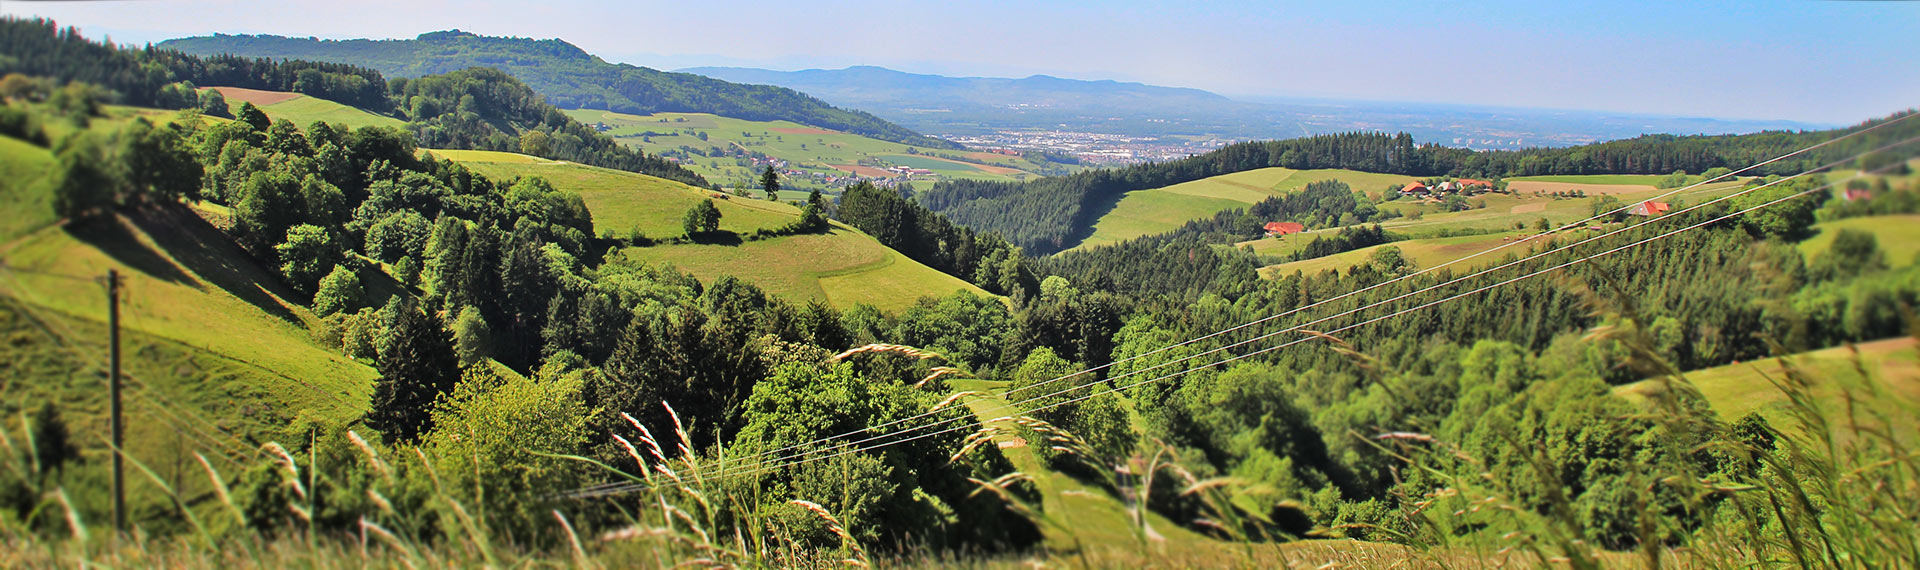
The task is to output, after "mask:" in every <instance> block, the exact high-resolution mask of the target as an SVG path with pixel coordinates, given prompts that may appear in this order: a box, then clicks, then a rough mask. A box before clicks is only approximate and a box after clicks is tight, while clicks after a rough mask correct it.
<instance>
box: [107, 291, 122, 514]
mask: <svg viewBox="0 0 1920 570" xmlns="http://www.w3.org/2000/svg"><path fill="white" fill-rule="evenodd" d="M107 330H108V331H109V332H108V333H107V334H108V335H109V339H108V343H109V344H108V346H109V348H108V349H107V350H108V354H109V355H110V356H109V360H108V363H109V364H108V365H109V368H110V371H109V377H108V378H109V381H110V382H111V387H110V388H109V389H108V393H109V397H110V398H112V404H110V405H109V409H110V410H111V411H112V414H113V420H112V423H113V530H114V532H115V533H116V535H117V533H124V532H126V531H127V480H126V473H125V472H124V471H122V467H121V463H122V461H121V456H122V455H124V454H125V452H124V451H123V448H122V447H121V446H122V445H124V444H125V441H124V438H123V437H122V435H123V434H124V433H125V431H124V428H125V422H122V421H121V419H120V272H119V271H118V270H113V269H109V270H107Z"/></svg>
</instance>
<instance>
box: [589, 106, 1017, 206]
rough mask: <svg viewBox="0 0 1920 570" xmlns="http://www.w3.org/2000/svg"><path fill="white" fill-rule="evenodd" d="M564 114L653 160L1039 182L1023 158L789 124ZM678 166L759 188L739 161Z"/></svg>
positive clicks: (796, 183)
mask: <svg viewBox="0 0 1920 570" xmlns="http://www.w3.org/2000/svg"><path fill="white" fill-rule="evenodd" d="M567 115H568V116H571V117H573V118H574V119H575V120H578V121H580V122H582V123H586V124H589V125H592V124H595V123H600V124H605V125H607V126H609V127H611V129H610V130H608V131H607V134H609V135H613V137H614V139H615V140H618V141H620V142H621V143H623V144H626V145H628V146H632V147H635V148H638V149H641V150H643V151H646V152H647V153H648V154H660V153H662V152H669V151H676V150H682V147H687V148H693V149H701V150H707V149H714V148H718V149H721V150H723V151H724V150H729V149H733V148H740V149H744V150H746V151H749V152H756V153H761V154H765V155H767V156H771V157H774V158H779V159H784V160H786V161H788V162H789V163H790V164H791V167H792V168H796V169H800V170H806V171H809V172H823V173H832V174H836V175H841V176H844V175H849V174H854V173H856V172H858V173H863V174H871V173H872V169H871V167H872V166H874V165H894V166H906V167H909V168H925V169H928V170H932V171H933V172H934V173H935V174H936V175H938V176H939V177H940V178H957V179H967V180H1026V179H1031V178H1035V177H1036V176H1035V175H1033V174H1031V173H1029V172H1026V170H1027V169H1031V168H1034V164H1033V163H1031V162H1028V161H1027V160H1025V159H1023V158H1020V157H1014V156H1005V155H998V154H992V153H977V152H972V153H970V152H964V151H945V150H941V151H931V152H939V153H943V154H948V155H952V156H954V157H958V158H961V159H964V160H952V159H943V158H940V157H932V156H925V155H915V154H912V153H909V150H908V149H910V148H913V147H910V146H909V145H905V144H900V143H895V142H888V141H883V140H879V139H871V138H867V137H863V136H860V135H854V134H848V133H842V132H837V131H831V130H826V129H819V128H814V127H810V126H807V125H802V124H799V123H794V122H791V121H748V120H744V119H734V118H730V117H721V116H718V115H711V114H705V113H656V114H653V115H629V114H625V113H614V112H610V111H596V110H591V109H579V110H573V111H567ZM702 135H705V138H704V139H703V138H701V136H702ZM681 164H682V165H683V166H686V167H687V168H689V169H691V170H693V171H694V172H697V173H699V174H700V175H701V176H704V177H706V178H707V179H708V180H711V181H714V182H718V183H720V184H722V185H726V186H728V187H737V186H743V185H744V186H747V187H758V185H759V182H758V181H759V175H760V170H759V169H758V168H754V167H751V166H750V165H743V164H741V163H740V160H739V159H735V158H731V157H703V156H699V155H697V154H690V155H689V156H687V157H685V159H684V160H683V162H682V163H681ZM857 167H858V168H857ZM918 183H919V184H921V185H925V184H930V183H931V182H930V181H922V182H918ZM783 184H786V185H788V186H793V187H797V188H799V187H806V188H811V187H816V186H819V184H816V183H813V182H810V181H806V180H783Z"/></svg>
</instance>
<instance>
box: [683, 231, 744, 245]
mask: <svg viewBox="0 0 1920 570" xmlns="http://www.w3.org/2000/svg"><path fill="white" fill-rule="evenodd" d="M687 241H691V242H693V243H697V244H700V245H728V246H737V245H740V244H743V243H746V242H747V240H745V239H743V238H741V237H740V234H737V233H734V232H732V231H729V230H720V231H717V232H704V233H700V234H691V235H688V236H687Z"/></svg>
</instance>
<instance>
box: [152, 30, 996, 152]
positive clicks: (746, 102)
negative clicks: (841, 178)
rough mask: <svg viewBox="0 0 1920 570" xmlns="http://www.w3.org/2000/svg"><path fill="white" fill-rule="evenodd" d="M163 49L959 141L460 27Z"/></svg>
mask: <svg viewBox="0 0 1920 570" xmlns="http://www.w3.org/2000/svg"><path fill="white" fill-rule="evenodd" d="M159 47H161V48H164V49H171V50H178V51H181V52H185V53H188V54H200V55H215V54H235V55H245V56H250V57H266V58H275V59H298V60H308V61H326V62H338V63H351V64H354V65H359V66H365V67H370V68H373V69H376V70H379V71H380V73H382V74H385V75H387V76H389V77H408V78H411V77H420V76H424V75H433V74H439V73H448V72H452V71H458V70H462V69H466V68H469V67H492V68H496V69H499V70H501V71H504V72H507V73H509V74H512V75H513V76H515V77H518V78H520V80H521V81H524V82H526V83H527V84H528V85H529V86H532V87H533V88H534V89H535V90H536V91H539V92H540V94H541V95H543V96H545V97H546V99H547V101H548V102H550V103H552V104H554V105H556V106H560V107H565V108H594V109H611V110H614V111H620V112H625V113H643V114H644V113H656V112H663V111H664V112H688V113H714V114H719V115H725V116H729V117H740V118H743V119H751V120H760V121H771V120H790V121H794V122H798V123H804V124H808V125H816V126H821V127H826V128H831V129H838V130H845V131H849V132H855V133H860V134H863V135H867V136H872V137H876V138H880V139H885V140H891V141H898V142H901V143H905V144H913V145H919V146H921V147H929V148H958V145H955V144H953V143H950V142H947V141H943V140H940V139H935V138H932V137H927V136H923V135H921V134H919V133H915V132H913V131H911V130H908V129H907V128H905V127H901V126H899V125H895V124H893V123H889V122H887V121H886V120H883V119H881V118H879V117H875V116H873V115H870V114H867V113H865V112H861V111H855V110H849V109H839V108H835V107H833V106H831V105H828V104H826V103H824V102H821V101H820V100H819V99H815V98H813V97H811V96H808V95H807V94H805V93H801V92H798V91H794V90H792V89H786V88H782V87H774V86H770V85H742V84H737V83H728V82H725V81H721V80H718V79H713V78H710V77H706V76H702V75H693V74H689V73H670V72H664V71H658V70H654V69H650V68H646V67H638V66H633V65H627V64H623V63H610V62H607V61H606V60H603V59H600V58H598V57H595V56H593V55H592V54H588V53H587V52H586V51H584V50H581V49H580V48H579V47H576V46H574V45H572V44H568V43H566V42H564V41H561V40H557V39H554V40H533V39H529V38H513V37H490V36H480V35H475V34H470V33H466V32H461V31H458V30H453V31H444V32H432V33H426V34H421V35H420V36H419V37H418V38H415V39H411V40H319V39H315V38H310V37H309V38H287V37H280V36H268V35H259V36H249V35H225V34H218V35H213V36H205V37H192V38H180V39H173V40H167V41H165V42H161V43H160V44H159Z"/></svg>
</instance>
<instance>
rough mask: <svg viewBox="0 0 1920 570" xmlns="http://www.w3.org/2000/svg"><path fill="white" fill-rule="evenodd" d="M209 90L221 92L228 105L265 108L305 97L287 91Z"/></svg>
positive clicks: (214, 88) (231, 88) (232, 88)
mask: <svg viewBox="0 0 1920 570" xmlns="http://www.w3.org/2000/svg"><path fill="white" fill-rule="evenodd" d="M208 89H212V90H214V91H219V92H220V96H221V97H226V98H227V102H228V103H236V102H244V103H252V104H254V105H255V106H259V107H265V106H267V105H272V104H274V103H281V102H285V101H288V100H291V99H296V98H299V97H303V95H301V94H299V93H288V92H285V91H261V90H259V89H247V88H245V87H209V88H208Z"/></svg>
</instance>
